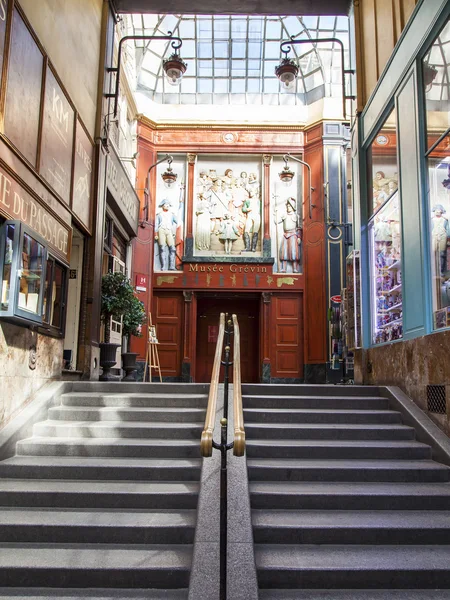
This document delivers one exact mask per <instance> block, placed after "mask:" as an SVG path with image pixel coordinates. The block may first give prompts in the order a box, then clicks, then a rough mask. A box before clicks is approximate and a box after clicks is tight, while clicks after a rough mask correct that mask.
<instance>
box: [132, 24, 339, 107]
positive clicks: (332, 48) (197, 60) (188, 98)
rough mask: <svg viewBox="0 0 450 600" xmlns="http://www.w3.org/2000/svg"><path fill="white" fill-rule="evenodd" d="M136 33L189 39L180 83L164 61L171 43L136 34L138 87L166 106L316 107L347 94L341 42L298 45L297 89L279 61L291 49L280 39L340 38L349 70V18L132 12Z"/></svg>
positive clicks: (295, 49) (183, 52)
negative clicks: (286, 80) (286, 82)
mask: <svg viewBox="0 0 450 600" xmlns="http://www.w3.org/2000/svg"><path fill="white" fill-rule="evenodd" d="M126 19H127V23H126V26H127V34H128V35H167V34H168V32H170V31H171V32H172V33H173V34H174V35H176V36H179V37H181V39H182V40H183V45H182V47H181V49H180V55H181V57H182V58H183V60H185V61H186V63H187V65H188V67H187V71H186V74H185V75H184V77H183V80H182V82H181V85H180V86H177V87H174V86H171V85H169V84H168V82H167V81H166V79H165V77H164V72H163V69H162V60H163V59H164V58H168V56H169V55H170V54H171V53H172V51H173V50H172V47H171V45H170V42H168V41H161V40H150V41H147V40H144V41H142V40H134V42H133V44H134V47H135V50H136V57H135V59H136V79H137V81H136V91H139V92H143V93H145V95H146V96H148V97H149V98H150V99H151V100H153V101H154V102H157V103H159V104H230V105H243V104H253V105H272V106H274V105H308V104H312V103H313V102H315V101H316V100H319V99H320V98H324V97H332V98H340V97H341V94H342V84H341V77H342V65H341V50H340V45H339V44H338V43H334V42H327V43H324V42H321V43H318V44H313V43H302V44H298V45H295V46H292V50H291V52H290V53H289V58H294V59H295V60H296V62H297V64H298V67H299V76H298V78H297V81H296V84H295V85H294V86H293V88H292V89H288V90H285V89H283V88H282V87H281V85H280V83H279V81H278V79H277V77H276V76H275V72H274V71H275V67H276V66H277V65H278V64H279V63H280V60H281V58H283V57H284V55H283V54H282V53H281V51H280V42H281V41H285V40H288V39H289V38H291V36H292V37H294V38H295V39H299V40H310V39H314V38H330V37H337V38H339V39H340V40H342V42H343V44H344V62H345V68H349V63H348V61H349V20H348V18H347V17H342V16H339V17H329V16H327V17H310V16H309V17H293V16H288V17H283V16H281V17H276V16H273V17H272V16H270V17H263V16H243V15H233V16H230V15H214V16H207V15H165V14H159V15H151V14H145V15H143V14H139V15H129V16H127V17H126Z"/></svg>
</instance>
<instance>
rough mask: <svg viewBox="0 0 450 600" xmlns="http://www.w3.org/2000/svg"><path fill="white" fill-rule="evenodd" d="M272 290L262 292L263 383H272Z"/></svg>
mask: <svg viewBox="0 0 450 600" xmlns="http://www.w3.org/2000/svg"><path fill="white" fill-rule="evenodd" d="M271 302H272V292H263V293H262V294H261V316H260V331H261V352H262V370H261V383H270V377H271V367H270V344H271V339H270V338H271V336H270V331H271V327H270V310H271V307H272V304H271Z"/></svg>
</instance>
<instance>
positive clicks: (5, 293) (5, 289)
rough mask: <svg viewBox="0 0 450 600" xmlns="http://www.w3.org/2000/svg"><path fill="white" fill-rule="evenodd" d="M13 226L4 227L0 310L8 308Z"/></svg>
mask: <svg viewBox="0 0 450 600" xmlns="http://www.w3.org/2000/svg"><path fill="white" fill-rule="evenodd" d="M14 231H15V227H14V225H12V224H11V225H7V226H6V241H5V249H4V250H5V260H4V263H3V276H2V302H1V310H8V308H9V293H10V291H11V264H12V255H13V241H14Z"/></svg>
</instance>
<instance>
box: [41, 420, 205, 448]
mask: <svg viewBox="0 0 450 600" xmlns="http://www.w3.org/2000/svg"><path fill="white" fill-rule="evenodd" d="M202 431H203V424H202V423H142V422H141V423H136V422H128V423H124V422H123V421H108V422H106V423H105V422H97V423H93V422H91V421H88V422H87V423H86V422H82V421H77V422H74V421H53V420H48V421H43V422H41V423H37V424H36V425H35V426H34V428H33V434H34V435H35V436H37V437H58V438H121V439H128V438H134V439H153V438H163V439H164V438H168V439H170V440H185V439H191V440H196V441H197V443H199V442H198V441H199V440H200V438H201V435H202Z"/></svg>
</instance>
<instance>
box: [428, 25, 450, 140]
mask: <svg viewBox="0 0 450 600" xmlns="http://www.w3.org/2000/svg"><path fill="white" fill-rule="evenodd" d="M422 78H423V86H424V93H425V109H426V123H427V149H430V148H431V147H433V146H434V145H435V144H436V142H438V140H439V139H440V138H441V137H442V135H444V134H445V133H446V132H448V129H449V127H450V21H448V22H447V24H446V25H445V27H444V28H443V29H442V31H441V33H440V34H439V36H438V37H437V39H436V40H435V41H434V42H433V44H432V46H431V48H430V50H429V51H428V52H427V54H426V55H425V57H424V58H423V61H422Z"/></svg>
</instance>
